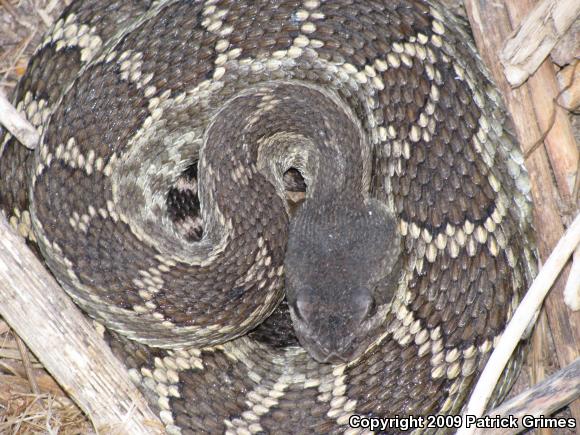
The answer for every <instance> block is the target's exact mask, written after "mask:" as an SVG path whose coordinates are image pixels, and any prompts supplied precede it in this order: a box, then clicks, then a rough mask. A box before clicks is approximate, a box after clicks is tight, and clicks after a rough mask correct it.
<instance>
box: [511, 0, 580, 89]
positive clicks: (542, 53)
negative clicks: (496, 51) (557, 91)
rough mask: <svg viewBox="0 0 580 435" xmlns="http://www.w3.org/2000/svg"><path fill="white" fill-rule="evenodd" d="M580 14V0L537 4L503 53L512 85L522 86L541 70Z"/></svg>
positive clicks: (545, 1)
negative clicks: (546, 59) (543, 63)
mask: <svg viewBox="0 0 580 435" xmlns="http://www.w3.org/2000/svg"><path fill="white" fill-rule="evenodd" d="M578 15H580V2H579V1H578V0H544V1H542V2H540V3H538V4H537V5H536V7H535V8H534V9H533V10H532V11H531V12H530V13H529V14H528V16H527V17H526V19H525V20H523V21H522V23H521V24H520V27H519V29H518V31H517V32H516V34H515V36H514V37H513V38H511V39H510V40H508V41H507V42H506V44H505V47H504V49H503V50H502V52H501V54H500V60H501V62H502V63H503V65H504V68H505V75H506V77H507V79H508V81H509V82H510V84H511V85H512V86H519V85H521V84H522V83H524V82H525V81H526V80H527V78H528V77H529V76H530V75H531V74H533V73H534V72H535V71H536V70H537V69H538V67H539V66H540V65H541V64H542V62H543V61H544V59H545V58H546V56H548V55H549V54H550V51H552V49H553V48H554V46H555V45H556V43H557V42H558V41H559V40H560V38H562V36H563V35H564V34H565V33H566V31H567V30H568V29H569V28H570V26H571V25H572V23H573V22H574V20H575V19H576V18H577V17H578Z"/></svg>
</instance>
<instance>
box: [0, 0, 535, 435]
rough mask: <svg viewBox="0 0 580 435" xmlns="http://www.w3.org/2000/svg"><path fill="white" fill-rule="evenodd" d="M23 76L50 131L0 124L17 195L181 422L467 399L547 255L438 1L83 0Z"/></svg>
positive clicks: (289, 421) (452, 409) (154, 399)
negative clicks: (22, 132)
mask: <svg viewBox="0 0 580 435" xmlns="http://www.w3.org/2000/svg"><path fill="white" fill-rule="evenodd" d="M14 101H15V103H17V107H18V109H19V110H21V111H22V112H24V113H25V114H26V115H27V116H28V118H29V119H30V120H31V121H32V123H33V124H34V125H35V126H36V127H37V128H38V129H39V130H40V132H41V134H42V140H41V144H40V146H39V147H38V149H37V150H36V151H35V152H30V151H27V150H26V149H24V147H22V146H20V145H19V144H18V143H17V142H16V141H15V139H13V138H12V137H11V136H10V135H9V134H7V133H6V134H4V136H3V137H2V138H0V143H1V144H2V148H1V154H0V156H1V158H0V179H1V180H2V183H1V186H0V205H1V206H2V208H3V210H4V211H5V213H6V214H7V215H8V217H9V219H10V221H11V223H12V224H13V225H14V226H15V227H16V228H19V229H20V231H21V233H22V234H23V235H24V236H26V237H27V238H28V240H29V241H30V242H31V245H32V246H35V247H38V248H39V252H40V253H41V255H42V256H43V258H44V260H45V262H46V264H47V265H48V267H49V268H50V270H51V271H52V272H53V274H54V275H55V277H56V278H57V279H58V280H59V282H60V283H61V284H62V286H63V287H64V288H65V290H67V292H68V293H69V294H70V295H71V297H72V298H73V299H74V300H75V302H77V303H78V304H79V305H80V306H81V307H82V308H83V309H84V310H85V311H86V312H87V313H88V314H89V315H91V316H92V317H94V318H95V319H97V320H99V321H100V322H102V323H103V324H104V325H105V326H106V327H107V328H108V329H109V331H110V332H108V333H107V334H108V338H109V339H110V343H111V346H112V348H113V350H114V351H115V352H116V353H117V354H118V355H119V356H120V357H121V358H122V359H123V360H124V361H125V363H126V364H127V366H128V367H129V369H130V373H131V376H132V378H133V379H134V381H135V382H136V383H137V384H138V385H139V386H140V387H141V388H142V391H143V392H144V394H145V395H146V396H147V397H148V399H149V400H150V402H151V404H152V406H153V407H154V408H155V409H156V410H157V411H158V412H159V415H160V417H161V419H162V421H163V422H164V423H165V425H166V429H167V431H168V432H169V433H184V434H185V433H199V432H209V433H215V432H224V431H226V432H230V433H250V432H264V433H265V432H272V433H282V432H286V433H307V432H314V433H333V432H343V431H345V430H347V429H348V430H350V431H351V432H352V433H357V432H358V431H364V429H362V428H358V429H357V428H353V427H351V428H350V429H349V426H348V424H349V419H350V417H351V416H353V415H363V416H367V417H369V416H382V417H390V416H409V415H416V416H418V415H434V414H457V413H458V412H459V411H460V409H461V407H462V404H463V402H464V400H465V397H466V396H467V394H468V393H469V391H470V388H471V387H472V386H473V381H474V379H476V377H477V375H478V374H479V372H480V370H481V368H482V366H483V364H484V363H485V361H486V360H487V357H488V356H489V352H490V350H491V349H492V347H493V344H494V342H495V340H496V339H497V337H498V336H499V335H500V334H501V332H502V330H503V328H504V326H505V323H506V321H507V320H508V319H509V317H510V316H511V314H512V313H513V310H514V309H515V307H516V305H517V303H518V302H519V299H520V297H521V294H522V292H523V290H524V289H525V288H526V287H527V285H528V283H529V282H530V280H531V277H532V276H533V274H534V254H533V249H534V248H533V242H532V240H531V206H530V199H529V181H528V178H527V173H526V171H525V169H524V167H523V158H522V155H521V154H520V152H519V150H518V148H517V144H516V142H515V140H514V138H513V136H512V134H511V133H510V127H509V119H508V118H507V117H506V115H505V114H504V109H503V105H502V102H501V98H500V96H499V94H498V92H497V90H496V89H495V87H494V85H493V84H492V83H491V81H490V79H489V78H488V74H487V72H486V71H485V69H484V67H483V66H482V64H481V62H480V60H479V58H478V56H477V54H476V52H475V49H474V47H473V45H472V42H471V37H470V35H469V33H468V31H467V30H466V28H465V26H464V24H463V23H462V22H461V20H459V19H458V18H456V17H455V16H453V15H452V14H450V13H449V12H447V11H446V10H445V9H444V8H443V7H442V6H441V5H440V4H438V3H437V2H435V1H427V0H425V1H423V0H399V1H388V0H369V1H358V2H357V1H353V0H336V1H318V0H288V1H286V0H272V1H226V0H206V1H185V0H182V1H176V0H159V1H147V0H141V1H137V0H136V1H131V2H126V1H121V0H119V1H116V0H83V1H77V2H74V3H73V4H72V5H71V6H70V7H68V8H67V9H66V10H65V12H64V13H63V15H62V17H61V18H60V19H59V20H58V21H57V22H56V23H55V25H54V27H53V28H52V30H51V31H50V32H49V33H48V34H47V35H46V37H45V39H44V41H43V42H42V44H41V46H40V47H39V48H38V50H37V52H36V53H35V55H34V56H33V58H32V59H31V61H30V64H29V67H28V71H27V74H26V75H25V76H24V78H23V79H22V80H21V81H20V84H19V86H18V88H17V90H16V94H15V96H14ZM289 179H290V181H289ZM291 184H292V185H293V186H294V187H296V186H298V187H296V188H290V187H291V186H290V185H291ZM23 186H28V188H24V187H23ZM289 190H295V191H298V192H300V191H302V192H303V191H305V193H304V196H305V199H303V200H302V199H301V200H300V201H298V202H297V203H295V202H293V201H290V200H289V199H288V196H289V193H288V191H289ZM35 249H36V248H35ZM515 362H517V361H515V360H514V361H513V362H512V365H511V366H510V367H509V368H508V370H507V372H506V374H505V376H504V377H505V379H507V380H509V379H511V378H512V377H513V376H512V373H511V371H513V368H514V367H515V366H516V365H517V364H515ZM508 383H509V382H507V383H506V385H507V384H508ZM498 395H501V392H499V393H498ZM399 429H401V427H399ZM440 429H441V430H443V431H445V429H444V428H440Z"/></svg>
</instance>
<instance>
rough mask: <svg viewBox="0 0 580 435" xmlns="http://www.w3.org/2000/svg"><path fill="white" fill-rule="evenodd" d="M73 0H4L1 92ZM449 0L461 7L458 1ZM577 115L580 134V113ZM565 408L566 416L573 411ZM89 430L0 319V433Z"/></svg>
mask: <svg viewBox="0 0 580 435" xmlns="http://www.w3.org/2000/svg"><path fill="white" fill-rule="evenodd" d="M70 1H71V0H20V1H19V0H0V91H2V90H4V91H5V92H6V94H10V92H11V89H12V88H13V87H14V86H15V85H16V83H17V82H18V80H19V79H20V77H22V75H23V74H24V72H25V69H26V64H27V61H28V58H29V57H30V56H31V54H32V53H33V51H34V48H35V47H36V45H37V44H38V43H39V41H40V38H41V37H42V34H43V33H44V32H45V31H46V30H47V28H48V27H49V25H50V23H51V22H52V21H53V20H54V18H55V17H57V16H58V15H59V14H60V12H61V11H62V9H63V8H64V6H65V4H68V3H70ZM450 2H451V3H454V5H453V7H454V8H455V9H457V10H459V8H458V6H457V5H458V3H459V2H458V1H456V0H450ZM574 118H575V119H574V120H573V121H574V123H575V124H576V128H575V133H576V135H577V136H576V137H577V138H578V137H579V135H578V132H579V131H580V128H578V127H579V126H578V124H580V123H579V122H578V120H579V119H580V117H578V116H575V117H574ZM547 336H548V337H551V336H550V334H547ZM546 349H548V350H546ZM555 354H556V349H555V348H554V344H553V342H552V341H551V339H549V341H548V342H547V343H545V345H544V350H542V351H541V355H540V356H539V357H538V356H536V361H537V360H538V359H540V360H541V362H542V364H543V368H544V371H545V374H546V375H549V374H550V373H552V372H554V371H555V370H557V367H558V365H557V362H556V358H555ZM28 359H29V360H30V361H27V360H28ZM529 384H530V380H529V370H527V368H524V370H522V375H521V376H520V377H519V379H518V381H517V383H516V386H515V388H514V393H515V392H520V391H522V390H524V389H526V388H527V387H528V386H529ZM512 394H513V393H512ZM564 412H565V414H563V415H569V413H566V411H564ZM88 433H93V429H92V428H91V425H90V423H89V422H88V420H87V418H86V417H85V416H84V415H83V414H82V412H81V411H80V410H79V409H78V408H77V407H76V405H75V404H74V403H73V402H72V401H71V400H70V399H69V398H68V397H67V396H66V393H65V392H64V391H62V389H61V388H60V387H59V386H58V384H57V383H56V382H55V381H54V380H53V379H52V378H51V377H50V375H49V374H48V373H47V372H46V371H45V370H44V369H43V368H42V365H41V364H40V363H39V362H38V361H37V360H36V358H34V356H33V355H31V354H30V353H29V352H28V351H26V350H23V349H19V347H18V343H17V339H16V338H15V336H14V334H13V333H12V331H11V330H10V328H9V327H8V325H6V323H4V322H3V321H2V320H1V319H0V434H14V435H16V434H18V435H25V434H62V435H76V434H88ZM553 433H556V432H553ZM568 433H573V432H571V431H570V432H568Z"/></svg>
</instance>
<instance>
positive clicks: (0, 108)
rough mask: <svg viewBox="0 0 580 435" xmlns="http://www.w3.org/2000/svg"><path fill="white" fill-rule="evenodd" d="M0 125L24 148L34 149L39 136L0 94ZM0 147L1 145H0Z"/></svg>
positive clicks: (0, 93)
mask: <svg viewBox="0 0 580 435" xmlns="http://www.w3.org/2000/svg"><path fill="white" fill-rule="evenodd" d="M0 125H3V126H4V127H6V130H8V131H9V132H10V133H11V134H12V135H13V136H14V137H16V139H18V140H19V141H20V143H22V144H23V145H24V146H26V148H30V149H34V148H36V146H37V145H38V141H39V140H40V136H39V135H38V131H36V129H35V128H34V127H33V126H32V124H30V123H29V122H28V121H27V120H26V119H25V118H24V117H23V116H22V115H21V114H20V113H19V112H18V111H17V110H16V109H15V108H14V106H13V105H12V104H10V102H9V101H8V100H7V99H6V97H5V96H4V94H3V93H2V92H0ZM0 145H1V144H0Z"/></svg>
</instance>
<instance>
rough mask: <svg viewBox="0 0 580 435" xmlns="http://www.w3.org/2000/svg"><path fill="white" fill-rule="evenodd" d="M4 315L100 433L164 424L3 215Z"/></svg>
mask: <svg viewBox="0 0 580 435" xmlns="http://www.w3.org/2000/svg"><path fill="white" fill-rule="evenodd" d="M0 301H1V303H0V315H1V316H2V317H3V318H4V320H6V322H8V324H9V325H10V326H11V327H12V328H13V329H14V331H15V332H16V333H17V334H18V335H19V336H20V337H21V338H22V339H23V340H24V341H25V342H26V344H27V345H28V347H29V348H30V349H31V350H32V352H34V353H35V355H36V356H37V358H38V359H39V360H40V361H41V362H42V364H43V365H44V366H45V367H46V369H47V370H48V371H49V372H50V373H51V374H52V375H53V376H54V377H55V379H56V380H57V381H58V382H59V383H60V385H61V386H62V387H63V389H64V390H65V391H66V392H67V393H68V394H69V395H70V396H71V398H72V399H73V400H75V402H76V403H77V404H78V405H79V406H80V408H81V409H82V410H83V411H84V412H85V413H86V414H87V415H88V416H89V418H90V419H91V421H92V422H93V424H94V426H95V428H96V429H97V431H98V432H100V433H105V434H107V433H112V432H115V433H127V434H144V435H145V434H148V435H149V434H156V433H162V428H163V426H162V425H161V423H160V422H159V420H158V419H157V417H156V416H155V414H153V413H152V412H151V411H150V410H149V408H148V406H147V404H146V401H145V399H144V398H143V397H142V396H141V394H140V393H139V391H138V390H137V388H136V387H135V386H134V385H133V384H132V383H131V381H130V379H129V375H128V374H127V371H126V369H125V368H124V367H123V365H122V364H121V363H120V362H119V361H118V360H117V359H116V358H115V357H114V356H113V354H112V352H111V351H110V349H109V348H108V346H107V345H106V343H105V342H104V340H103V339H102V338H101V337H100V336H99V335H98V334H97V332H96V330H95V329H94V327H93V326H92V325H91V323H90V322H89V321H88V320H87V319H86V318H85V317H84V316H83V314H82V313H81V312H80V311H79V309H78V308H77V307H76V306H75V305H74V304H73V302H72V301H71V300H70V299H69V298H68V296H66V294H64V292H63V290H62V289H61V288H60V286H59V285H58V283H57V282H56V281H55V280H54V278H53V277H52V276H51V275H50V274H49V273H48V272H47V271H46V269H45V268H44V266H43V265H42V264H41V263H40V261H39V260H38V259H37V258H36V257H35V256H34V254H33V253H32V252H31V251H30V250H29V249H28V247H27V246H26V245H25V243H24V241H23V240H22V239H21V238H20V237H18V236H17V235H16V234H15V233H14V232H13V231H12V229H11V228H10V227H9V226H8V223H7V222H6V219H4V217H3V216H2V214H1V213H0Z"/></svg>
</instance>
